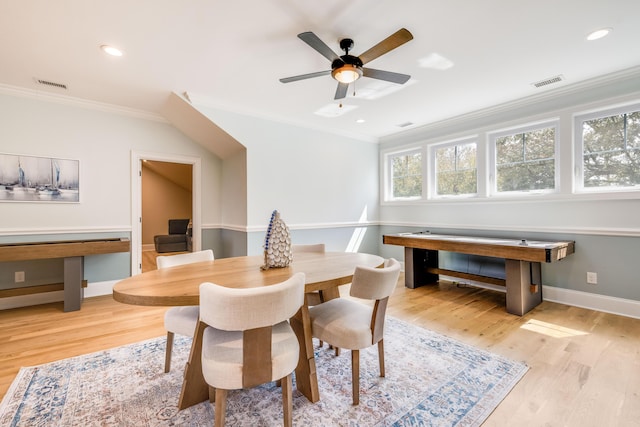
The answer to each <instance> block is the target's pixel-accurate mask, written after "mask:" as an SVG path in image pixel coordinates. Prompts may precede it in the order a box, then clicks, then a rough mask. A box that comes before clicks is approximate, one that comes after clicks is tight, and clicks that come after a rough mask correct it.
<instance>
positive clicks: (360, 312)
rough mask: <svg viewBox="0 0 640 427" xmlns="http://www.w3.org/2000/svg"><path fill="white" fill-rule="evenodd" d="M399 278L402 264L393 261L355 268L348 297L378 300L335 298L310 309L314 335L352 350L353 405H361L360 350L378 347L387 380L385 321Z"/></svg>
mask: <svg viewBox="0 0 640 427" xmlns="http://www.w3.org/2000/svg"><path fill="white" fill-rule="evenodd" d="M399 275H400V263H399V262H398V261H396V260H395V259H393V258H390V259H389V260H387V261H386V262H385V265H384V267H382V268H370V267H356V269H355V271H354V274H353V280H352V282H351V289H350V291H349V295H350V296H352V297H354V298H355V299H357V298H360V299H365V300H373V301H375V302H374V303H373V304H368V305H367V304H363V303H361V302H358V301H357V300H354V299H347V298H336V299H332V300H330V301H327V302H325V303H322V304H320V305H316V306H313V307H309V317H310V319H311V330H312V333H313V336H314V337H316V338H318V339H320V340H322V341H326V342H327V343H329V344H330V345H333V346H334V347H336V348H345V349H349V350H351V381H352V385H351V387H352V389H353V404H354V405H358V404H359V403H360V350H361V349H364V348H367V347H370V346H372V345H374V344H376V343H377V344H378V362H379V364H380V376H381V377H384V375H385V372H384V340H383V338H384V337H383V335H384V320H385V312H386V309H387V302H388V301H389V296H390V295H391V294H392V293H393V290H394V289H395V287H396V284H397V282H398V276H399Z"/></svg>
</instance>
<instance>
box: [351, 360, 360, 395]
mask: <svg viewBox="0 0 640 427" xmlns="http://www.w3.org/2000/svg"><path fill="white" fill-rule="evenodd" d="M351 388H352V389H353V391H352V392H353V404H354V405H359V404H360V350H351Z"/></svg>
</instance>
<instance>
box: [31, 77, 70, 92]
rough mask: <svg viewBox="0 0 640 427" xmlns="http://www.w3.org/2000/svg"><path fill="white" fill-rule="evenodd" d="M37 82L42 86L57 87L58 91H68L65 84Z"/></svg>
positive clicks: (45, 81) (38, 80) (37, 80)
mask: <svg viewBox="0 0 640 427" xmlns="http://www.w3.org/2000/svg"><path fill="white" fill-rule="evenodd" d="M36 82H38V84H41V85H45V86H51V87H57V88H58V89H64V90H67V85H65V84H63V83H56V82H50V81H49V80H42V79H36Z"/></svg>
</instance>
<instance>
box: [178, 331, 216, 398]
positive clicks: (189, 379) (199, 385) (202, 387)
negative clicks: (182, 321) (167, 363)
mask: <svg viewBox="0 0 640 427" xmlns="http://www.w3.org/2000/svg"><path fill="white" fill-rule="evenodd" d="M206 327H207V325H206V324H205V323H203V322H198V326H196V331H195V334H194V335H193V342H192V343H191V352H190V353H189V361H188V362H187V364H186V365H185V367H184V379H183V380H182V391H181V392H180V400H179V401H178V409H185V408H188V407H189V406H193V405H196V404H198V403H200V402H204V401H205V400H208V399H209V385H208V384H207V382H206V381H205V380H204V376H203V375H202V357H201V356H202V337H203V335H204V330H205V328H206Z"/></svg>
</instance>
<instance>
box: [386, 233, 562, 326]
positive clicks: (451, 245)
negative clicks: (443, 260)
mask: <svg viewBox="0 0 640 427" xmlns="http://www.w3.org/2000/svg"><path fill="white" fill-rule="evenodd" d="M382 242H383V243H384V244H388V245H399V246H404V260H405V286H406V287H408V288H415V287H417V286H421V285H426V284H429V283H436V282H437V281H438V280H439V275H441V274H442V275H446V276H452V277H459V278H463V279H468V280H474V281H478V282H483V283H490V284H493V285H499V286H505V287H506V293H507V301H506V306H507V307H506V308H507V312H509V313H511V314H516V315H519V316H522V315H523V314H525V313H527V312H528V311H530V310H531V309H532V308H534V307H535V306H537V305H538V304H540V303H541V302H542V272H541V263H543V262H544V263H551V262H556V261H560V260H562V259H564V258H565V257H567V256H569V255H571V254H572V253H573V252H574V250H575V242H574V241H566V242H557V241H554V242H546V241H536V240H524V239H506V238H492V237H473V236H458V235H448V234H431V233H428V232H418V233H399V234H389V235H384V236H383V238H382ZM438 251H448V252H456V253H462V254H469V255H480V256H487V257H496V258H503V259H504V260H505V278H504V279H503V278H499V277H488V276H480V275H476V274H470V273H465V272H460V271H454V270H447V269H442V268H440V266H439V263H438Z"/></svg>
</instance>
